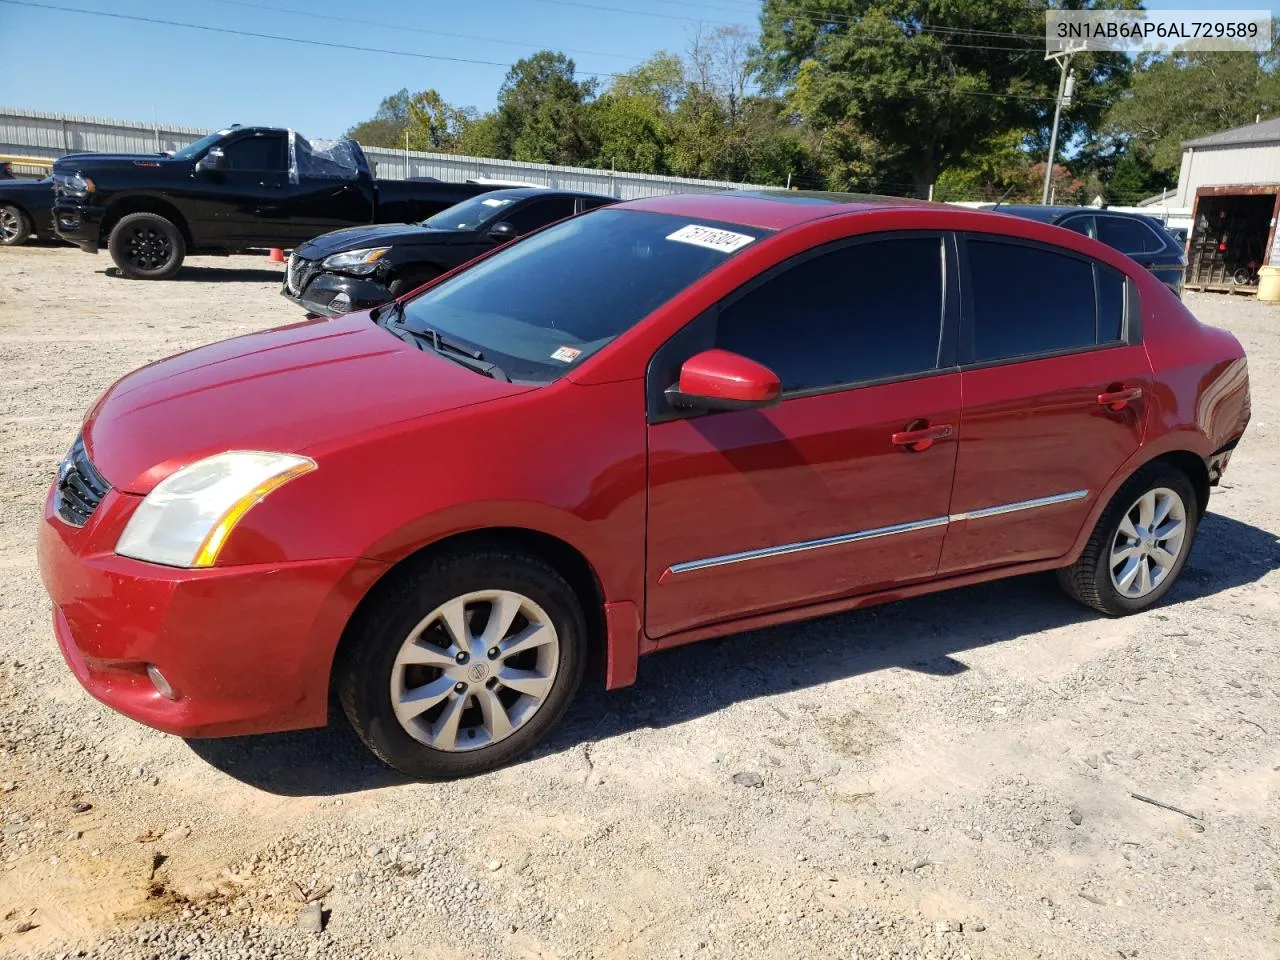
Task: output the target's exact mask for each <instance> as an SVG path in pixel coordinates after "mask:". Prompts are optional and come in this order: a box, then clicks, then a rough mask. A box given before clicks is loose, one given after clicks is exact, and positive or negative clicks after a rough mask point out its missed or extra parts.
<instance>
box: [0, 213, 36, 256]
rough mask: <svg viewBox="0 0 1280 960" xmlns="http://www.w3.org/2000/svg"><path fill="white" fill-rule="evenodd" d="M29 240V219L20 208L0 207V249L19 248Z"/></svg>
mask: <svg viewBox="0 0 1280 960" xmlns="http://www.w3.org/2000/svg"><path fill="white" fill-rule="evenodd" d="M30 239H31V218H30V217H28V216H27V213H26V211H25V210H23V209H22V208H21V207H15V206H13V205H12V204H8V203H6V204H3V205H0V247H20V246H22V245H23V244H24V243H26V242H27V241H28V240H30Z"/></svg>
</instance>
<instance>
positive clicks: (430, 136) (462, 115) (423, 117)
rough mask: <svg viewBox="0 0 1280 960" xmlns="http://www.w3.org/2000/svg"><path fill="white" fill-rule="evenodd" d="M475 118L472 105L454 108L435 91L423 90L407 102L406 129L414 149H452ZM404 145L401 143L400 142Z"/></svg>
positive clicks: (434, 150) (441, 151)
mask: <svg viewBox="0 0 1280 960" xmlns="http://www.w3.org/2000/svg"><path fill="white" fill-rule="evenodd" d="M476 117H477V114H476V110H475V108H474V107H455V106H452V105H451V104H449V103H448V102H446V101H445V99H444V98H443V97H442V96H440V94H439V93H438V92H437V91H435V90H423V91H422V92H421V93H417V94H414V96H413V98H412V99H411V100H410V101H409V110H408V118H407V121H406V132H407V133H408V135H409V137H408V140H409V146H410V148H411V149H414V150H426V151H432V152H436V153H450V152H452V151H454V150H455V149H456V148H457V146H458V142H459V140H460V139H461V138H462V135H463V134H464V133H465V132H466V129H467V127H468V126H469V125H470V124H471V123H473V122H474V121H475V119H476ZM400 145H401V146H403V142H402V143H401V144H400Z"/></svg>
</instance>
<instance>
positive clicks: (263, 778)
mask: <svg viewBox="0 0 1280 960" xmlns="http://www.w3.org/2000/svg"><path fill="white" fill-rule="evenodd" d="M197 263H200V264H203V265H202V266H198V267H190V268H187V269H185V270H184V271H183V272H182V274H180V276H179V279H177V280H176V281H174V282H170V283H141V282H132V281H128V280H123V279H119V278H115V277H113V276H111V275H110V274H109V273H107V272H105V268H107V267H108V266H109V261H108V260H107V259H106V258H105V257H98V258H97V259H90V258H89V257H87V256H85V255H83V254H81V253H79V252H77V251H73V250H68V249H65V248H54V247H26V248H22V249H18V250H5V251H4V252H3V253H0V365H2V366H0V369H2V370H3V375H2V376H0V449H2V450H3V458H2V460H0V471H2V478H3V479H2V482H0V569H2V570H3V573H4V577H5V581H6V583H7V584H8V586H7V588H6V589H5V590H4V591H3V594H0V637H2V638H3V645H2V646H0V955H7V954H13V955H31V956H36V957H42V958H54V957H82V956H89V957H101V958H112V960H132V958H144V957H146V958H171V957H192V958H196V957H207V958H249V957H255V958H256V957H279V958H285V957H291V958H292V957H297V958H301V957H308V958H310V957H329V958H345V957H366V958H383V957H406V958H407V957H427V956H430V957H432V958H440V960H448V958H462V957H469V958H478V957H490V956H503V957H508V958H509V957H516V958H520V957H528V958H533V957H573V958H587V957H637V958H639V957H643V958H680V957H684V958H698V960H700V958H718V957H724V958H735V960H737V958H741V957H744V956H745V957H767V958H772V957H777V958H783V957H788V958H789V957H795V956H799V955H801V954H803V955H805V956H808V957H814V958H819V957H842V958H849V957H865V958H880V957H896V958H916V957H921V958H969V957H973V958H992V957H1042V958H1077V957H1089V958H1097V957H1117V956H1119V957H1136V956H1142V957H1158V958H1162V960H1171V958H1184V957H1185V958H1196V960H1203V958H1214V957H1221V958H1231V960H1246V958H1255V957H1257V958H1262V957H1265V958H1276V957H1280V938H1278V937H1277V924H1278V923H1280V920H1278V911H1280V905H1278V903H1277V899H1278V896H1280V894H1278V889H1277V888H1278V886H1280V871H1278V870H1277V865H1278V864H1280V856H1278V855H1280V836H1278V835H1277V823H1278V821H1277V814H1278V813H1280V748H1277V744H1276V739H1275V733H1276V732H1277V731H1280V701H1278V699H1277V697H1278V691H1280V682H1278V681H1280V659H1277V657H1276V655H1275V650H1274V647H1275V642H1276V637H1277V636H1278V635H1280V575H1278V574H1277V572H1276V571H1277V568H1278V567H1280V547H1278V546H1277V533H1276V531H1280V499H1278V498H1277V496H1276V494H1275V492H1274V482H1275V481H1274V478H1275V477H1276V476H1278V475H1280V453H1277V445H1276V434H1277V428H1276V424H1277V422H1280V308H1276V307H1270V306H1268V305H1265V304H1258V303H1255V302H1253V301H1247V300H1244V299H1236V298H1227V297H1222V296H1210V295H1196V294H1189V295H1188V303H1189V304H1190V306H1191V307H1192V309H1193V310H1195V311H1196V312H1197V314H1198V315H1199V316H1200V317H1201V318H1202V319H1204V320H1206V321H1209V322H1213V323H1217V324H1221V325H1223V326H1226V327H1228V328H1230V329H1231V330H1232V331H1233V332H1234V333H1235V334H1236V335H1237V336H1238V337H1239V338H1240V339H1241V341H1242V342H1243V343H1244V344H1245V346H1246V348H1247V349H1248V351H1249V355H1250V370H1251V373H1252V385H1253V403H1254V413H1253V423H1252V425H1251V426H1250V429H1249V432H1248V434H1247V435H1246V437H1245V440H1244V442H1243V443H1242V444H1241V446H1240V448H1239V451H1238V452H1237V454H1236V456H1235V458H1234V460H1233V461H1232V464H1231V469H1230V471H1229V472H1228V474H1227V478H1226V481H1225V483H1224V485H1223V487H1221V488H1220V489H1219V490H1218V491H1217V492H1216V493H1215V494H1214V497H1213V503H1212V507H1211V513H1210V515H1209V516H1208V517H1207V518H1206V520H1205V521H1204V523H1203V525H1202V527H1201V530H1200V536H1199V539H1198V541H1197V544H1196V547H1195V552H1194V553H1193V555H1192V557H1191V561H1190V563H1189V565H1188V567H1187V569H1186V571H1185V573H1184V574H1183V578H1182V581H1181V583H1180V584H1179V585H1178V586H1177V588H1176V589H1175V590H1174V591H1173V593H1172V594H1171V595H1170V598H1169V599H1168V600H1167V601H1166V603H1165V604H1164V605H1163V606H1161V607H1159V608H1157V609H1156V610H1154V611H1151V612H1149V613H1146V614H1142V615H1139V616H1135V617H1130V618H1127V619H1124V620H1118V621H1113V620H1106V619H1103V618H1100V617H1097V616H1094V615H1092V614H1091V613H1090V612H1088V611H1086V610H1084V609H1082V608H1079V607H1077V606H1074V605H1073V604H1071V603H1070V602H1069V601H1067V600H1066V599H1065V598H1064V597H1063V596H1062V595H1061V594H1060V593H1059V592H1058V590H1057V587H1056V584H1055V583H1054V582H1053V579H1052V577H1039V576H1038V577H1027V578H1021V579H1017V580H1012V581H1006V582H1003V583H996V584H988V585H985V586H981V587H976V588H971V589H965V590H960V591H956V592H952V593H949V594H945V595H941V596H934V597H929V598H924V599H921V600H914V601H908V602H904V603H900V604H895V605H890V606H884V607H880V608H877V609H874V610H868V611H864V612H861V613H856V614H851V615H846V616H839V617H833V618H829V619H826V620H820V621H816V622H813V623H810V624H806V625H800V626H792V627H784V628H776V629H772V630H766V631H760V632H756V633H752V634H748V635H742V636H737V637H731V638H726V639H723V640H719V641H711V642H708V643H704V644H700V645H696V646H694V647H690V648H686V649H682V650H678V651H674V652H671V653H668V654H663V655H660V656H657V657H654V658H650V659H648V660H646V661H644V662H643V663H642V664H641V669H640V682H639V683H638V684H637V685H636V686H635V687H633V688H631V689H629V690H625V691H621V692H618V693H615V694H609V695H605V694H603V693H598V692H587V693H586V694H584V696H583V697H582V698H581V699H580V700H579V702H578V704H577V705H576V706H575V708H573V710H571V712H570V715H569V718H568V721H567V723H566V724H565V726H564V727H563V728H562V729H561V730H560V732H559V733H558V734H557V735H556V736H555V737H554V739H553V740H552V741H551V742H550V743H548V744H547V745H545V746H544V747H543V748H542V749H541V750H540V751H539V752H538V753H537V754H536V755H535V756H534V757H533V758H531V759H529V760H528V761H526V762H524V763H522V764H519V765H517V766H514V767H511V768H508V769H505V770H502V771H499V772H497V773H494V774H491V775H487V776H483V777H478V778H475V779H473V780H469V781H466V782H462V783H456V784H435V785H425V784H415V783H406V782H404V781H402V780H400V779H398V778H397V777H396V776H395V775H394V774H391V773H389V772H388V771H386V770H384V769H382V768H381V767H379V766H378V765H376V764H375V763H374V762H372V761H371V760H369V759H367V758H366V757H365V755H364V753H363V751H362V749H361V748H360V746H359V745H358V744H357V743H356V742H355V740H354V737H353V736H352V735H351V734H350V733H349V732H348V731H347V729H346V727H345V725H344V724H343V723H341V722H340V721H338V720H335V721H334V722H333V723H332V724H331V725H330V727H329V728H328V729H326V730H320V731H307V732H302V733H296V734H286V735H279V736H272V737H260V738H254V739H244V740H222V741H203V742H184V741H182V740H180V739H177V738H175V737H169V736H165V735H164V734H160V733H156V732H153V731H151V730H148V729H146V728H144V727H141V726H139V725H137V724H135V723H132V722H131V721H128V720H126V719H125V718H123V717H120V716H117V715H115V714H113V713H111V712H110V711H108V710H107V709H106V708H104V707H102V706H100V705H98V704H97V703H96V702H95V701H93V700H91V699H90V698H89V697H88V695H86V694H85V693H84V692H83V691H81V689H80V688H79V687H78V685H77V684H76V682H75V680H74V679H73V678H72V676H71V674H70V673H69V671H68V670H67V669H66V668H65V667H64V665H63V663H62V661H61V659H60V658H59V655H58V652H57V649H56V647H55V645H54V642H53V638H52V634H51V630H50V626H49V610H48V602H47V600H46V598H45V595H44V592H43V590H42V588H41V586H40V580H39V575H38V573H37V570H36V566H35V556H34V547H33V539H34V537H33V532H34V528H35V525H36V523H37V518H38V515H39V508H40V504H41V502H42V500H43V497H44V493H45V490H46V488H47V485H48V483H49V482H50V479H51V477H52V474H53V471H54V468H55V466H56V464H57V463H58V461H59V459H60V458H61V456H62V455H63V453H64V452H65V451H66V449H67V447H68V446H69V445H70V443H71V440H72V438H73V437H74V435H75V432H76V428H77V424H78V422H79V419H80V417H81V415H82V413H83V411H84V410H85V409H86V408H87V407H88V406H89V405H90V404H91V403H92V402H93V400H94V399H95V398H96V397H97V396H98V394H99V393H100V392H101V391H102V390H103V389H105V388H106V387H107V386H108V385H109V384H110V383H111V382H112V381H113V380H115V379H116V378H117V377H119V376H120V375H122V374H124V373H125V372H127V371H128V370H130V369H132V368H134V367H136V366H138V365H140V364H143V363H146V362H149V361H151V360H155V359H157V358H159V357H162V356H165V355H167V354H170V353H174V352H176V351H178V350H183V349H187V348H189V347H193V346H196V345H197V344H200V343H204V342H206V341H209V340H215V339H220V338H223V337H227V336H231V335H234V334H238V333H242V332H245V331H249V330H255V329H259V328H262V327H266V326H270V325H273V324H278V323H282V322H289V321H292V320H295V319H299V312H298V311H297V310H296V309H295V308H293V307H292V306H291V305H290V304H287V303H286V302H284V301H283V300H281V299H280V297H279V296H278V295H277V292H276V291H277V287H278V283H279V280H280V271H279V268H278V267H274V266H270V265H268V264H267V263H266V262H265V260H264V259H262V258H258V257H233V258H230V259H228V260H211V259H203V260H198V261H197ZM1268 476H1270V477H1272V480H1271V481H1268V480H1267V479H1266V478H1267V477H1268ZM1132 793H1138V794H1142V795H1145V796H1148V797H1153V798H1156V799H1159V800H1162V801H1165V802H1167V803H1170V804H1173V805H1175V806H1177V807H1180V808H1182V809H1183V810H1186V811H1189V812H1190V813H1192V814H1194V815H1195V819H1193V818H1192V817H1188V816H1184V815H1182V814H1180V813H1176V812H1172V811H1169V810H1165V809H1162V808H1159V807H1156V806H1153V805H1151V804H1148V803H1144V802H1141V801H1139V800H1136V799H1133V798H1132V797H1131V794H1132Z"/></svg>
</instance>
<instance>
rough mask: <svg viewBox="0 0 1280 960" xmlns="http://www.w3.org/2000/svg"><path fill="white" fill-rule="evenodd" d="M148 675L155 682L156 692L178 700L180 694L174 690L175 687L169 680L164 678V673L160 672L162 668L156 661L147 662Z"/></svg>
mask: <svg viewBox="0 0 1280 960" xmlns="http://www.w3.org/2000/svg"><path fill="white" fill-rule="evenodd" d="M147 676H148V677H150V678H151V682H152V683H153V684H155V688H156V692H158V693H159V694H160V696H162V697H164V698H165V699H166V700H177V699H178V695H177V694H176V693H174V692H173V687H172V686H170V685H169V681H168V680H166V679H165V678H164V674H163V673H161V672H160V668H159V667H157V666H156V665H155V664H154V663H148V664H147Z"/></svg>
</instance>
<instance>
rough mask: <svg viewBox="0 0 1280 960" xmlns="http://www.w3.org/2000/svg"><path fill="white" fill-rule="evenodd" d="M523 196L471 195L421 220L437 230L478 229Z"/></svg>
mask: <svg viewBox="0 0 1280 960" xmlns="http://www.w3.org/2000/svg"><path fill="white" fill-rule="evenodd" d="M523 199H524V197H523V196H520V197H504V196H501V195H499V196H496V197H495V196H492V195H491V194H481V195H480V196H478V197H471V198H469V199H467V200H463V201H462V202H461V203H455V204H454V205H453V206H452V207H446V208H445V209H444V210H441V211H440V212H439V213H437V214H436V215H435V216H434V217H428V218H427V219H426V220H423V221H422V225H423V226H424V227H435V228H436V229H437V230H479V229H480V227H481V226H483V225H484V224H486V223H488V222H489V221H490V220H492V219H494V218H495V217H497V215H498V214H500V213H501V212H502V211H503V210H506V209H507V208H509V207H510V206H511V205H512V204H513V203H515V202H516V201H518V200H523Z"/></svg>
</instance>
